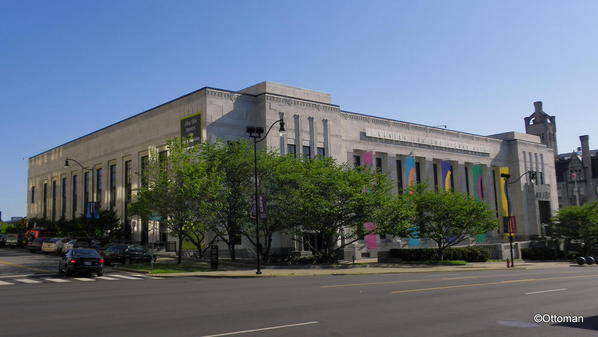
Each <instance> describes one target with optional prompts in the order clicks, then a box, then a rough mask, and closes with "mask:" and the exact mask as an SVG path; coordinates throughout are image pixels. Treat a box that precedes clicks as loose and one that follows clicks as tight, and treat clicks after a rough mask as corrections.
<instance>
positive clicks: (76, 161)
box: [64, 158, 93, 216]
mask: <svg viewBox="0 0 598 337" xmlns="http://www.w3.org/2000/svg"><path fill="white" fill-rule="evenodd" d="M69 161H72V162H74V163H75V164H77V165H79V167H81V170H82V171H83V172H84V173H85V171H89V172H91V174H92V180H93V170H92V169H91V168H89V167H85V166H83V164H81V163H80V162H79V161H78V160H76V159H73V158H66V159H65V160H64V167H69V166H70V165H69ZM82 178H83V179H84V180H87V179H85V175H83V177H82ZM84 184H85V182H84ZM84 192H85V191H84ZM85 195H87V193H86V192H85ZM91 195H92V198H93V182H92V184H91ZM86 198H87V196H84V201H85V202H84V205H83V215H84V216H86V212H87V211H86V210H87V207H88V205H87V202H86V200H87V199H86ZM89 207H90V208H89V209H90V214H91V211H93V210H92V209H91V206H89ZM73 216H74V213H73Z"/></svg>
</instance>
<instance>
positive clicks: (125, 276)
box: [111, 274, 141, 280]
mask: <svg viewBox="0 0 598 337" xmlns="http://www.w3.org/2000/svg"><path fill="white" fill-rule="evenodd" d="M111 276H114V277H118V278H124V279H127V280H141V278H139V277H133V276H127V275H118V274H111Z"/></svg>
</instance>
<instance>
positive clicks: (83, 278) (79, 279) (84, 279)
mask: <svg viewBox="0 0 598 337" xmlns="http://www.w3.org/2000/svg"><path fill="white" fill-rule="evenodd" d="M74 280H77V281H83V282H91V281H95V280H94V279H92V278H87V277H75V278H74Z"/></svg>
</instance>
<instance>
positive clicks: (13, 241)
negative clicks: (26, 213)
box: [6, 234, 25, 248]
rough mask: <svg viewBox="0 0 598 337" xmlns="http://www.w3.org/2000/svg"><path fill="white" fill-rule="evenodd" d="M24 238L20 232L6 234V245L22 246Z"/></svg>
mask: <svg viewBox="0 0 598 337" xmlns="http://www.w3.org/2000/svg"><path fill="white" fill-rule="evenodd" d="M24 239H25V237H24V236H23V235H22V234H6V247H11V248H16V247H23V241H24Z"/></svg>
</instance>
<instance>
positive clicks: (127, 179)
mask: <svg viewBox="0 0 598 337" xmlns="http://www.w3.org/2000/svg"><path fill="white" fill-rule="evenodd" d="M132 191H133V189H132V188H131V161H130V160H127V161H126V162H125V203H129V202H131V195H132Z"/></svg>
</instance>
